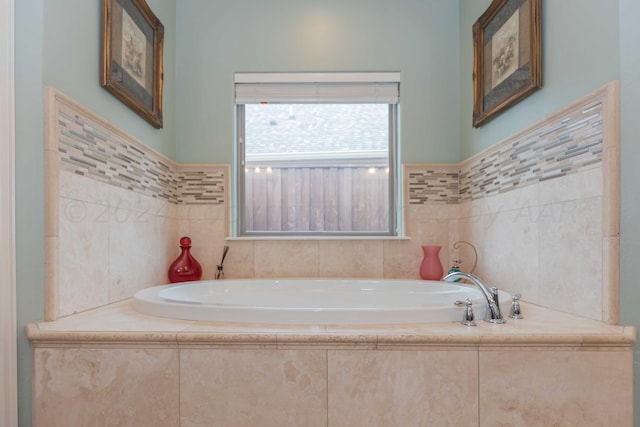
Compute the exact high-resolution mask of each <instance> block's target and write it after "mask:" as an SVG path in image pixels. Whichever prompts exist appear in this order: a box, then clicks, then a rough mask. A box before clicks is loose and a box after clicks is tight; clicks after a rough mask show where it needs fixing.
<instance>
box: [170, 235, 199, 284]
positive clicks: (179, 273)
mask: <svg viewBox="0 0 640 427" xmlns="http://www.w3.org/2000/svg"><path fill="white" fill-rule="evenodd" d="M180 248H181V250H182V252H180V256H178V258H176V260H175V261H173V263H172V264H171V267H169V281H170V282H171V283H178V282H190V281H193V280H200V278H201V277H202V267H200V263H199V262H198V261H197V260H196V259H195V258H194V257H193V256H192V255H191V239H190V238H189V237H182V238H181V239H180Z"/></svg>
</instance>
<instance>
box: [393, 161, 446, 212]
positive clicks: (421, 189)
mask: <svg viewBox="0 0 640 427" xmlns="http://www.w3.org/2000/svg"><path fill="white" fill-rule="evenodd" d="M404 173H405V176H406V186H407V195H408V203H409V204H410V205H425V204H432V203H437V204H456V203H458V199H459V173H458V170H457V166H456V165H451V166H447V168H446V169H437V168H433V167H429V166H428V165H420V166H418V165H405V169H404Z"/></svg>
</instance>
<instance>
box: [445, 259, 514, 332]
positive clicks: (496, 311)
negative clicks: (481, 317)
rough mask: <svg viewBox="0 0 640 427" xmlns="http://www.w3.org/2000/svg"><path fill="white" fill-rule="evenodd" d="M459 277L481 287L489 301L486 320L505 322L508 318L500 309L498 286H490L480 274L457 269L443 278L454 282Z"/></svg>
mask: <svg viewBox="0 0 640 427" xmlns="http://www.w3.org/2000/svg"><path fill="white" fill-rule="evenodd" d="M457 279H466V280H468V281H470V282H471V283H473V284H474V285H476V286H477V287H478V288H480V291H482V295H484V298H485V300H486V302H487V317H486V319H485V320H486V321H487V322H491V323H505V322H506V320H504V318H503V317H502V312H501V311H500V302H499V301H498V288H489V287H488V286H487V285H486V284H485V283H484V282H483V281H482V280H480V278H479V277H478V276H475V275H473V274H470V273H465V272H464V271H455V272H453V273H449V274H447V275H446V276H444V277H443V278H442V280H444V281H445V282H453V281H455V280H457Z"/></svg>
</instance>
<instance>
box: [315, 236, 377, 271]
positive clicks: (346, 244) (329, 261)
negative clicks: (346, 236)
mask: <svg viewBox="0 0 640 427" xmlns="http://www.w3.org/2000/svg"><path fill="white" fill-rule="evenodd" d="M318 243H319V276H320V277H339V278H345V277H353V278H359V277H363V278H377V279H380V278H382V271H383V257H382V254H383V251H382V246H383V242H382V241H381V240H345V241H326V240H325V241H323V240H321V241H319V242H318Z"/></svg>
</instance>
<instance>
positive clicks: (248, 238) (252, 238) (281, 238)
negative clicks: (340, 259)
mask: <svg viewBox="0 0 640 427" xmlns="http://www.w3.org/2000/svg"><path fill="white" fill-rule="evenodd" d="M225 240H227V241H256V240H272V241H286V240H301V241H314V240H338V241H343V240H411V237H409V236H242V237H226V238H225Z"/></svg>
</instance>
